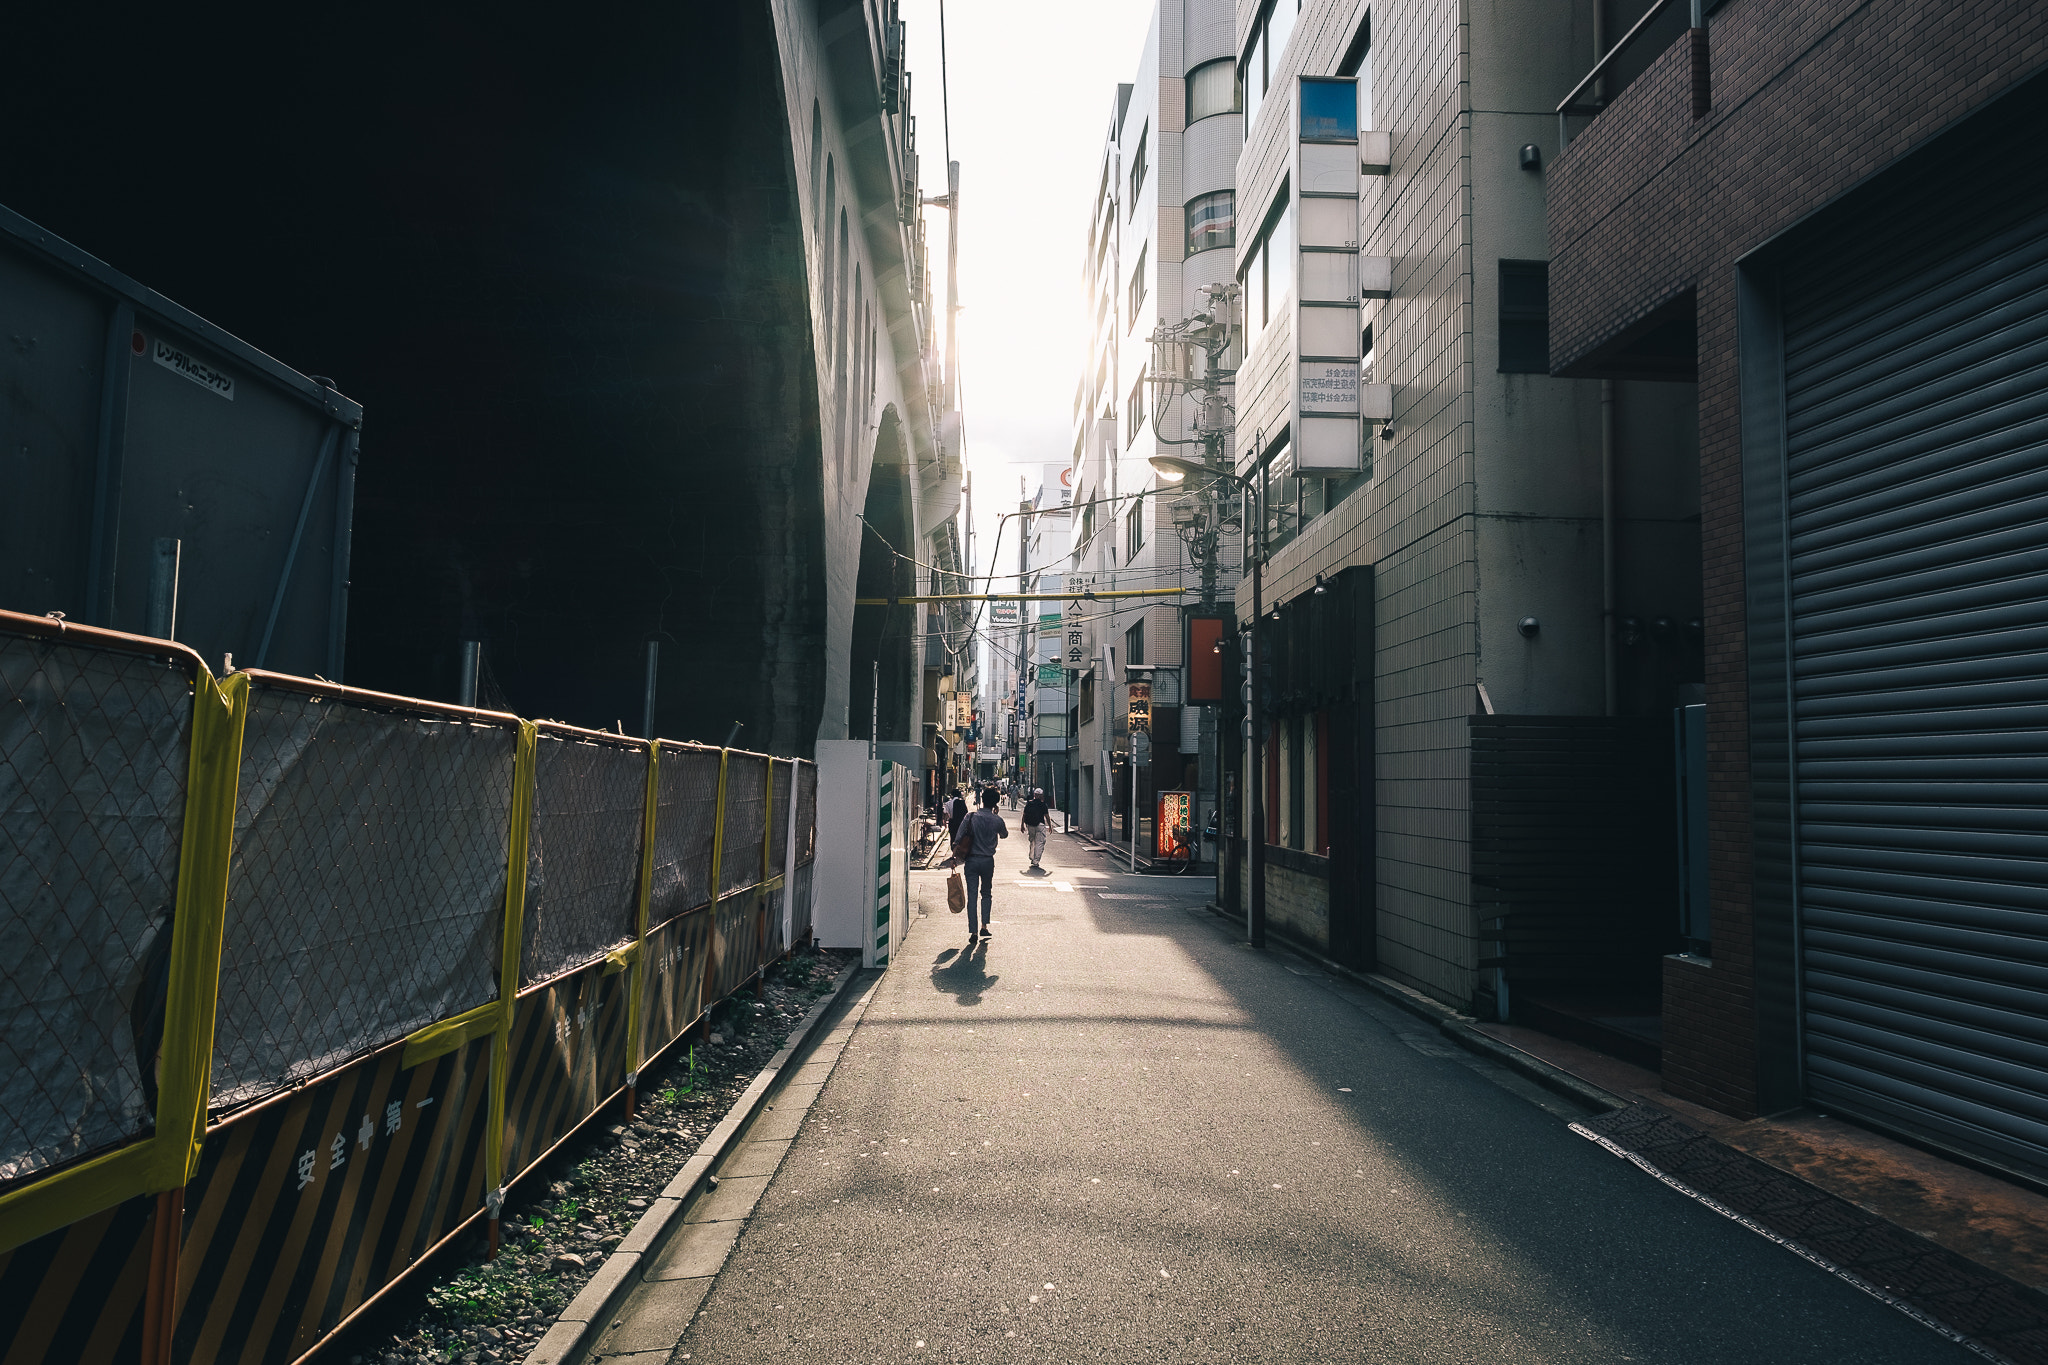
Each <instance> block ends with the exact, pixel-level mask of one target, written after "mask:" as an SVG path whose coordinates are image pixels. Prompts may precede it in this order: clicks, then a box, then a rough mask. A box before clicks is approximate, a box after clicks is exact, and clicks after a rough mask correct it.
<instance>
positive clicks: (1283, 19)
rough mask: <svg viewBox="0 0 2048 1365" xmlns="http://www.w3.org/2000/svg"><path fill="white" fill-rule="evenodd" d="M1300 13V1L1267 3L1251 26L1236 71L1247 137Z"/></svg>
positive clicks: (1276, 0) (1277, 70)
mask: <svg viewBox="0 0 2048 1365" xmlns="http://www.w3.org/2000/svg"><path fill="white" fill-rule="evenodd" d="M1300 11H1301V0H1267V3H1266V7H1265V9H1264V10H1263V11H1261V12H1260V14H1259V18H1258V22H1257V23H1255V24H1253V25H1252V36H1251V41H1250V42H1249V43H1247V44H1246V45H1245V49H1244V61H1243V62H1242V63H1240V64H1239V67H1238V70H1239V71H1240V73H1241V75H1240V83H1241V84H1242V86H1243V87H1244V126H1245V131H1246V132H1247V133H1249V132H1250V131H1251V126H1252V123H1253V122H1254V121H1255V120H1256V119H1257V118H1258V116H1259V105H1260V104H1262V103H1263V102H1264V101H1265V98H1266V92H1267V88H1268V87H1269V86H1270V85H1271V83H1272V78H1273V77H1274V76H1276V75H1278V74H1279V72H1280V59H1281V57H1282V55H1283V54H1284V53H1285V52H1286V51H1287V40H1288V39H1289V38H1290V37H1292V36H1293V35H1294V20H1295V17H1296V16H1297V15H1298V14H1299V13H1300Z"/></svg>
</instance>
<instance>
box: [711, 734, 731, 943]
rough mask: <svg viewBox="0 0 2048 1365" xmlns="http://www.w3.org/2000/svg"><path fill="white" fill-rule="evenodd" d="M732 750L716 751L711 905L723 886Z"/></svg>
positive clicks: (712, 820)
mask: <svg viewBox="0 0 2048 1365" xmlns="http://www.w3.org/2000/svg"><path fill="white" fill-rule="evenodd" d="M731 757H732V750H730V749H720V750H719V751H718V812H717V814H715V815H713V816H712V818H711V903H712V904H713V905H716V904H718V894H719V893H718V888H719V887H721V886H723V885H724V884H725V765H726V760H727V759H729V758H731Z"/></svg>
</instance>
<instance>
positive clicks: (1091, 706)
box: [1080, 670, 1095, 725]
mask: <svg viewBox="0 0 2048 1365" xmlns="http://www.w3.org/2000/svg"><path fill="white" fill-rule="evenodd" d="M1080 710H1081V724H1083V725H1088V724H1091V723H1092V722H1093V721H1094V720H1095V674H1094V672H1093V670H1091V671H1089V672H1088V673H1086V674H1083V675H1082V678H1081V708H1080Z"/></svg>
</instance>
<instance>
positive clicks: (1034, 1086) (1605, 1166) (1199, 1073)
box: [597, 836, 1969, 1365]
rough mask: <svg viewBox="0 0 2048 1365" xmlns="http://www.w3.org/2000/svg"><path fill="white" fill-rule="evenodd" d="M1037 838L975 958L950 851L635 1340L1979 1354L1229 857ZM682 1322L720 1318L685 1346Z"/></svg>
mask: <svg viewBox="0 0 2048 1365" xmlns="http://www.w3.org/2000/svg"><path fill="white" fill-rule="evenodd" d="M1021 864H1022V859H1021V857H1019V856H1017V855H1016V854H1012V853H1010V852H1009V851H1008V850H1007V848H1006V851H1005V854H1004V856H1003V858H1002V859H1000V860H999V863H998V880H997V892H996V895H997V904H996V910H995V918H994V936H993V937H992V939H990V940H989V941H988V942H986V943H985V944H984V945H982V946H979V947H976V948H974V949H973V950H972V951H968V950H967V949H966V948H965V938H966V933H965V926H964V918H965V917H964V916H960V917H956V916H953V915H949V914H947V913H946V911H945V908H944V907H945V902H944V893H943V886H942V883H941V882H940V881H939V876H940V874H937V873H931V874H924V873H920V874H918V877H919V879H920V881H919V885H918V890H919V892H920V895H919V900H920V903H921V905H922V906H923V907H924V910H925V913H924V914H923V915H922V916H921V917H920V916H916V915H914V916H913V919H912V928H911V931H910V933H909V936H908V938H907V939H906V941H905V943H904V945H903V948H902V955H901V957H900V958H899V960H898V962H897V965H896V966H895V967H894V968H892V969H891V970H890V971H888V972H886V973H884V974H882V975H881V976H880V977H879V979H878V980H876V981H875V982H874V983H873V984H872V987H871V988H869V989H867V990H866V991H865V992H864V991H863V989H862V988H861V987H859V986H857V987H856V989H855V990H854V991H852V992H849V994H848V996H847V1000H848V1001H849V1002H851V1003H850V1012H851V1013H853V1014H855V1015H857V1018H855V1019H854V1020H853V1021H852V1025H853V1026H852V1027H851V1028H850V1029H849V1027H848V1025H847V1023H845V1022H840V1021H834V1022H835V1027H834V1028H833V1031H832V1033H831V1035H829V1036H828V1038H827V1040H826V1042H825V1044H823V1045H822V1047H821V1050H820V1052H819V1054H817V1056H816V1058H815V1059H814V1060H813V1061H812V1063H811V1064H810V1065H809V1066H808V1067H807V1068H806V1069H805V1071H804V1073H803V1074H802V1075H801V1076H800V1077H799V1080H798V1085H803V1083H805V1082H815V1081H820V1080H821V1081H822V1082H823V1084H822V1088H821V1089H819V1090H816V1091H813V1090H811V1089H809V1088H808V1087H806V1088H804V1089H802V1090H796V1089H794V1088H793V1089H792V1091H790V1092H786V1096H785V1102H784V1103H783V1104H782V1105H781V1106H780V1108H779V1109H778V1110H777V1111H776V1112H775V1113H774V1114H771V1115H770V1116H769V1118H768V1120H767V1122H768V1123H769V1124H770V1125H771V1127H770V1128H769V1129H765V1130H764V1129H763V1128H762V1127H761V1126H760V1125H757V1128H756V1131H755V1132H754V1133H753V1134H751V1135H750V1136H751V1137H752V1138H753V1141H751V1142H749V1143H748V1144H746V1145H745V1146H743V1147H742V1148H741V1149H740V1156H739V1160H740V1161H742V1162H751V1163H752V1164H748V1165H747V1166H746V1168H745V1172H744V1173H743V1174H735V1170H736V1168H735V1166H734V1165H733V1164H731V1163H729V1164H728V1176H729V1179H728V1181H727V1183H726V1185H725V1186H724V1187H722V1188H721V1189H720V1190H719V1191H718V1193H717V1194H716V1195H715V1196H713V1198H712V1200H711V1201H707V1203H708V1204H710V1205H711V1207H710V1209H709V1211H708V1212H704V1213H693V1214H692V1215H691V1216H692V1219H693V1220H694V1219H700V1218H701V1219H707V1220H719V1219H724V1220H727V1221H726V1224H725V1226H724V1227H722V1228H719V1229H715V1230H714V1229H712V1228H701V1229H694V1230H693V1231H694V1232H695V1233H696V1234H697V1235H696V1236H694V1237H689V1236H686V1237H684V1238H681V1239H679V1243H678V1244H677V1245H675V1246H672V1247H671V1248H670V1250H669V1251H668V1252H667V1253H665V1254H664V1255H663V1256H662V1257H660V1258H659V1259H658V1260H657V1263H656V1264H655V1266H654V1267H653V1268H652V1269H651V1270H650V1272H649V1283H648V1284H647V1285H645V1286H644V1287H643V1289H642V1290H641V1291H639V1292H638V1293H636V1295H635V1300H634V1302H633V1303H632V1304H629V1306H628V1307H627V1308H626V1309H625V1310H623V1312H622V1314H621V1318H620V1325H619V1327H617V1328H615V1329H614V1330H613V1331H611V1332H610V1333H609V1334H608V1335H607V1338H606V1339H605V1340H603V1341H600V1342H599V1343H598V1347H597V1352H598V1354H599V1355H602V1356H605V1357H609V1358H617V1357H618V1356H620V1355H632V1354H636V1348H638V1349H639V1350H645V1351H647V1354H645V1355H638V1357H637V1358H638V1359H641V1360H644V1361H646V1362H647V1363H648V1365H656V1362H657V1361H658V1360H659V1359H662V1358H673V1359H674V1360H676V1361H679V1362H680V1361H685V1360H687V1361H690V1362H692V1365H700V1363H701V1365H712V1363H714V1362H728V1361H731V1362H740V1361H748V1362H757V1361H785V1360H786V1361H816V1362H846V1361H868V1360H879V1361H910V1360H961V1361H989V1362H996V1361H1011V1360H1016V1361H1026V1360H1032V1361H1035V1360H1060V1361H1070V1360H1071V1361H1098V1360H1099V1361H1162V1362H1165V1361H1172V1362H1181V1361H1187V1362H1200V1361H1327V1360H1346V1361H1350V1360H1359V1361H1386V1362H1396V1361H1399V1362H1411V1361H1413V1362H1420V1361H1444V1362H1465V1361H1479V1360H1487V1361H1512V1362H1536V1361H1542V1362H1550V1363H1555V1362H1566V1361H1586V1362H1594V1361H1598V1362H1613V1361H1645V1362H1648V1361H1668V1362H1681V1361H1683V1362H1688V1363H1689V1365H1696V1363H1697V1362H1717V1361H1727V1362H1754V1361H1764V1360H1770V1361H1857V1362H1873V1363H1874V1362H1893V1361H1897V1362H1906V1361H1912V1362H1929V1361H1939V1360H1949V1359H1956V1360H1961V1359H1965V1358H1969V1353H1968V1352H1966V1351H1965V1350H1963V1349H1962V1348H1960V1347H1957V1346H1953V1345H1951V1344H1949V1343H1947V1342H1944V1341H1943V1340H1941V1339H1940V1338H1939V1337H1937V1336H1935V1335H1934V1334H1933V1333H1931V1332H1929V1331H1928V1330H1927V1329H1926V1328H1924V1327H1922V1326H1920V1325H1918V1324H1916V1323H1915V1322H1913V1321H1911V1320H1910V1319H1908V1318H1907V1317H1905V1316H1904V1315H1902V1314H1900V1313H1898V1312H1895V1311H1893V1310H1892V1309H1890V1308H1887V1307H1886V1306H1884V1305H1883V1304H1881V1303H1879V1302H1877V1301H1875V1300H1873V1299H1871V1298H1869V1297H1867V1296H1866V1295H1864V1294H1862V1293H1860V1292H1858V1291H1857V1290H1855V1289H1854V1288H1852V1287H1850V1286H1849V1285H1847V1284H1844V1283H1842V1282H1841V1281H1839V1280H1837V1279H1835V1278H1833V1277H1831V1276H1829V1275H1828V1274H1826V1273H1825V1272H1823V1271H1821V1270H1819V1269H1817V1268H1815V1267H1813V1266H1811V1265H1808V1264H1806V1263H1805V1262H1803V1261H1801V1260H1799V1259H1798V1258H1797V1257H1795V1256H1793V1255H1792V1254H1790V1253H1788V1252H1787V1251H1785V1250H1783V1249H1781V1248H1779V1247H1777V1246H1774V1245H1772V1244H1771V1243H1770V1242H1768V1241H1766V1240H1764V1239H1763V1238H1761V1237H1758V1236H1756V1235H1754V1234H1752V1233H1750V1232H1748V1231H1746V1230H1744V1229H1743V1228H1742V1227H1740V1226H1738V1225H1736V1224H1734V1223H1732V1222H1730V1221H1728V1220H1726V1219H1724V1218H1722V1217H1720V1216H1718V1215H1716V1214H1715V1213H1713V1212H1710V1211H1709V1210H1707V1209H1706V1208H1703V1207H1701V1206H1700V1205H1698V1204H1696V1203H1694V1202H1692V1201H1691V1200H1689V1199H1687V1198H1685V1197H1684V1196H1682V1195H1680V1194H1678V1193H1675V1192H1673V1191H1672V1190H1669V1189H1667V1188H1665V1187H1663V1186H1662V1185H1660V1184H1658V1183H1657V1182H1656V1181H1654V1180H1652V1179H1650V1178H1649V1177H1648V1176H1646V1175H1644V1174H1642V1173H1641V1172H1639V1171H1637V1170H1636V1169H1635V1168H1633V1167H1632V1166H1630V1165H1628V1164H1627V1163H1625V1162H1623V1161H1620V1160H1618V1159H1617V1158H1615V1157H1614V1156H1612V1155H1610V1154H1608V1153H1607V1152H1606V1151H1604V1150H1602V1149H1601V1148H1600V1147H1598V1146H1596V1145H1595V1144H1593V1143H1591V1142H1588V1141H1586V1140H1584V1139H1583V1138H1581V1137H1579V1136H1577V1135H1575V1134H1574V1133H1572V1132H1571V1131H1570V1129H1569V1127H1568V1125H1569V1123H1570V1122H1571V1120H1572V1119H1574V1118H1576V1117H1579V1116H1580V1114H1579V1112H1578V1111H1576V1110H1575V1109H1573V1108H1572V1106H1570V1105H1569V1104H1568V1103H1567V1102H1566V1101H1564V1100H1562V1099H1560V1098H1558V1097H1556V1096H1553V1095H1551V1094H1549V1093H1548V1092H1546V1091H1543V1090H1541V1089H1539V1088H1538V1087H1536V1086H1535V1085H1533V1084H1532V1083H1530V1082H1528V1081H1526V1080H1523V1079H1522V1078H1520V1077H1519V1076H1516V1075H1515V1074H1513V1073H1511V1072H1508V1071H1506V1070H1504V1069H1501V1068H1498V1067H1496V1066H1494V1065H1493V1064H1492V1063H1489V1062H1486V1061H1484V1060H1482V1059H1479V1058H1477V1057H1474V1056H1472V1055H1470V1054H1467V1053H1464V1052H1463V1051H1461V1050H1460V1049H1458V1048H1456V1047H1454V1046H1452V1045H1450V1044H1449V1043H1447V1042H1445V1041H1444V1040H1443V1039H1442V1038H1440V1037H1439V1036H1437V1035H1436V1034H1435V1033H1433V1032H1432V1031H1430V1030H1428V1029H1426V1028H1425V1027H1424V1026H1423V1025H1421V1024H1420V1023H1419V1022H1418V1021H1417V1020H1415V1019H1414V1018H1412V1017H1411V1016H1408V1015H1406V1014H1405V1013H1403V1012H1402V1011H1400V1010H1399V1009H1397V1008H1395V1007H1394V1006H1392V1005H1391V1004H1389V1003H1387V1002H1386V1001H1383V1000H1381V999H1379V998H1378V997H1376V996H1374V995H1372V994H1370V993H1369V992H1367V991H1365V990H1364V989H1362V988H1360V987H1357V986H1355V985H1352V984H1350V983H1348V982H1344V981H1341V980H1338V979H1334V978H1332V977H1330V976H1328V975H1326V974H1324V973H1323V972H1321V971H1320V970H1319V969H1317V968H1316V967H1314V966H1313V965H1312V964H1311V963H1309V962H1307V961H1306V960H1304V959H1300V958H1297V957H1294V956H1292V955H1290V954H1288V953H1287V952H1285V951H1283V950H1275V951H1272V952H1270V953H1264V954H1258V953H1254V952H1252V951H1250V950H1249V949H1247V948H1246V947H1245V946H1244V944H1243V943H1242V942H1239V941H1237V936H1236V935H1234V934H1233V933H1232V927H1231V926H1229V925H1227V924H1225V923H1223V922H1222V921H1221V920H1219V919H1217V918H1216V917H1215V916H1214V915H1213V914H1212V913H1210V912H1207V911H1205V910H1204V909H1203V902H1204V900H1205V898H1206V896H1207V894H1208V892H1209V891H1210V889H1211V887H1212V884H1211V883H1209V882H1207V881H1206V880H1202V879H1195V878H1188V879H1185V880H1182V879H1174V878H1163V877H1133V876H1130V875H1127V874H1125V873H1122V872H1120V871H1117V870H1115V869H1114V868H1113V867H1112V865H1111V864H1110V862H1109V860H1108V859H1107V858H1106V857H1104V856H1103V855H1101V854H1099V853H1096V852H1093V851H1091V850H1089V849H1088V848H1087V847H1086V846H1084V845H1083V844H1082V843H1081V842H1080V841H1078V840H1074V839H1070V838H1066V837H1060V836H1056V837H1055V838H1054V839H1053V840H1052V841H1051V844H1050V847H1049V848H1048V850H1047V868H1048V873H1047V875H1046V876H1044V877H1043V878H1036V877H1031V876H1028V875H1021V874H1020V872H1019V868H1020V867H1021ZM842 1047H843V1051H842V1050H840V1049H841V1048H842ZM834 1056H836V1058H837V1060H836V1064H831V1062H830V1059H831V1058H832V1057H834ZM812 1094H815V1098H814V1099H812V1100H810V1108H809V1114H808V1117H807V1118H803V1119H801V1121H800V1122H799V1119H798V1117H797V1116H796V1114H795V1112H794V1111H795V1107H796V1106H795V1105H794V1104H792V1103H790V1102H789V1101H792V1100H800V1099H801V1097H803V1096H807V1095H812ZM792 1133H793V1134H794V1141H793V1142H788V1143H786V1144H785V1141H784V1140H785V1139H787V1138H788V1137H789V1136H790V1135H791V1134H792ZM784 1150H786V1155H784V1156H782V1157H781V1160H780V1168H779V1170H777V1169H776V1166H775V1163H774V1161H773V1159H772V1158H773V1157H774V1156H775V1155H776V1154H778V1153H781V1152H783V1151H784ZM764 1156H766V1157H768V1158H770V1159H768V1160H766V1161H764V1160H763V1159H762V1158H763V1157H764ZM771 1173H772V1178H769V1177H770V1174H771ZM756 1199H758V1203H754V1201H755V1200H756ZM749 1204H751V1205H752V1212H751V1218H750V1219H748V1221H746V1222H745V1223H744V1224H742V1223H741V1222H740V1221H739V1220H741V1219H743V1218H748V1214H747V1205H749ZM720 1205H722V1206H723V1208H722V1209H721V1208H720V1207H718V1206H720ZM742 1228H743V1229H744V1230H743V1231H742ZM735 1235H737V1242H736V1244H735V1243H734V1241H733V1238H734V1236H735ZM728 1246H729V1247H732V1251H731V1254H730V1257H729V1259H724V1265H723V1269H722V1270H718V1269H717V1267H718V1264H719V1261H720V1259H721V1258H723V1257H724V1248H725V1247H728ZM707 1248H708V1249H709V1255H708V1257H707V1255H706V1249H707ZM687 1260H694V1261H695V1264H693V1265H684V1264H683V1262H684V1261H687ZM664 1266H667V1267H670V1269H667V1270H665V1269H664V1268H663V1267H664ZM676 1267H680V1269H676ZM714 1272H715V1278H713V1275H714ZM669 1275H673V1276H676V1278H662V1277H664V1276H669ZM700 1304H701V1308H699V1305H700ZM692 1310H695V1311H696V1315H695V1317H694V1320H692V1319H691V1317H690V1314H691V1311H692ZM655 1318H665V1319H666V1320H667V1323H668V1324H670V1325H671V1326H670V1328H669V1330H670V1332H671V1333H672V1332H673V1331H677V1330H681V1328H682V1324H683V1323H684V1322H688V1323H689V1326H688V1328H687V1331H686V1332H684V1334H683V1335H682V1338H681V1341H680V1343H679V1344H677V1345H676V1346H675V1348H674V1351H673V1355H672V1357H671V1356H670V1352H669V1350H668V1349H666V1341H672V1340H674V1337H673V1335H669V1336H667V1337H666V1338H665V1340H663V1339H660V1330H661V1327H662V1324H661V1323H657V1322H653V1321H651V1320H652V1319H655ZM650 1329H651V1330H653V1331H655V1333H656V1337H649V1336H648V1335H646V1333H647V1332H648V1331H649V1330H650ZM658 1340H659V1347H658V1348H657V1346H658ZM650 1348H657V1349H650Z"/></svg>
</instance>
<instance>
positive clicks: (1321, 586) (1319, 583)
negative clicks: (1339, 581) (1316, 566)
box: [1315, 574, 1330, 597]
mask: <svg viewBox="0 0 2048 1365" xmlns="http://www.w3.org/2000/svg"><path fill="white" fill-rule="evenodd" d="M1329 590H1330V589H1329V586H1328V585H1327V584H1325V583H1324V582H1323V576H1322V575H1321V574H1317V575H1316V587H1315V595H1316V596H1317V597H1321V596H1322V595H1323V594H1324V593H1326V592H1328V591H1329Z"/></svg>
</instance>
